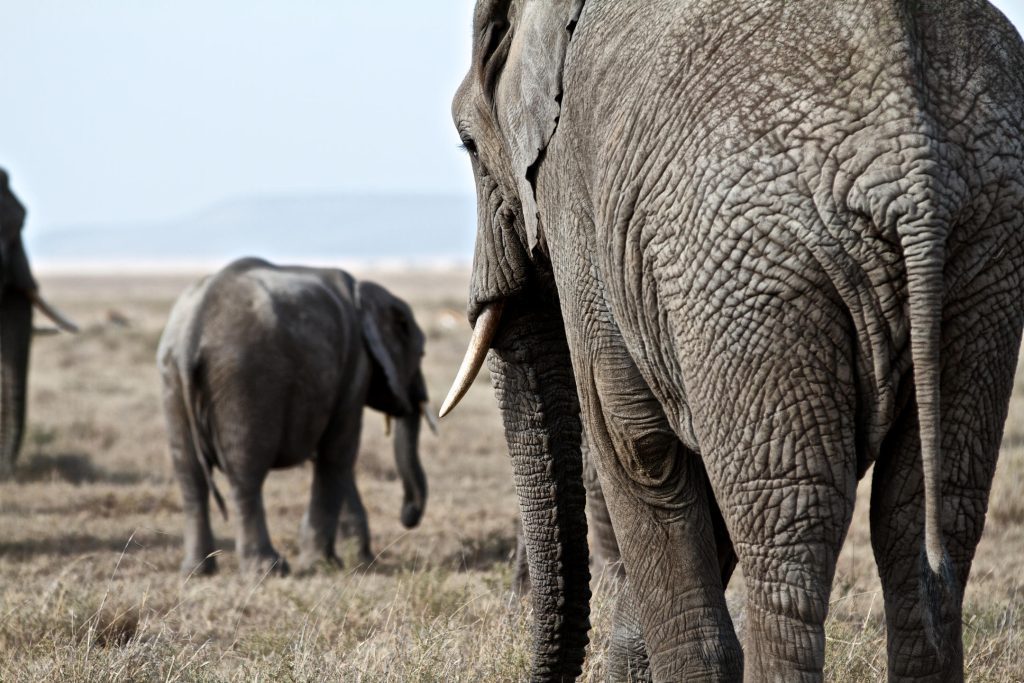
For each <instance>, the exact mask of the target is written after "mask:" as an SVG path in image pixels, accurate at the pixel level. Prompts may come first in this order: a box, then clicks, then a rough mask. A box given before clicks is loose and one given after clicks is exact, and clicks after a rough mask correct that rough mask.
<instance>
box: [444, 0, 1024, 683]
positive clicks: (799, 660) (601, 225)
mask: <svg viewBox="0 0 1024 683" xmlns="http://www.w3.org/2000/svg"><path fill="white" fill-rule="evenodd" d="M1022 102H1024V46H1022V43H1021V39H1020V37H1019V36H1018V35H1017V33H1016V31H1015V30H1014V28H1013V26H1012V25H1011V24H1010V23H1009V22H1008V21H1007V20H1006V18H1005V17H1004V16H1003V15H1002V14H1000V13H999V11H998V10H996V9H995V8H994V7H992V6H991V5H990V4H989V3H988V2H987V1H985V0H962V1H958V2H951V1H942V0H937V1H936V2H929V3H923V2H918V1H917V0H884V1H883V0H851V1H850V2H843V3H838V2H819V1H817V0H758V1H756V2H738V1H737V0H689V1H687V2H677V1H675V0H615V1H612V0H547V1H545V2H541V1H540V0H478V2H477V3H476V7H475V12H474V23H473V48H472V58H471V61H470V68H469V71H468V73H467V75H466V77H465V79H464V80H463V82H462V83H461V85H460V87H459V89H458V91H457V93H456V95H455V97H454V102H453V106H452V110H453V118H454V122H455V126H456V129H457V131H458V134H459V136H460V138H461V139H462V142H463V146H464V147H465V149H466V151H467V152H468V156H469V159H470V164H471V165H472V169H473V175H474V178H475V184H476V191H477V208H478V211H477V217H478V220H477V236H476V246H475V251H474V260H473V268H472V271H471V276H470V286H469V303H468V318H469V321H470V324H471V325H472V326H473V337H472V339H471V341H470V344H469V349H468V350H467V353H466V357H465V359H464V361H463V364H462V366H461V368H460V369H459V372H458V374H457V375H456V378H455V381H454V384H453V386H452V390H451V392H450V393H449V395H448V398H447V399H446V400H445V402H444V404H443V406H442V409H441V415H442V416H444V415H445V414H447V413H448V412H450V411H451V409H452V408H453V407H454V405H455V404H456V403H457V402H458V400H459V398H461V396H462V395H463V394H464V392H465V390H466V389H467V387H468V383H469V382H470V381H471V380H472V378H473V377H475V375H476V374H477V373H478V372H479V370H480V368H481V367H482V365H483V363H484V361H485V360H486V361H487V362H488V366H489V369H490V372H491V377H492V383H493V385H494V391H495V395H496V398H497V401H498V407H499V410H500V412H501V414H502V418H503V423H504V430H505V436H506V442H507V444H508V450H509V454H510V457H511V462H512V469H513V475H514V479H515V485H516V490H517V495H518V498H519V502H520V510H521V514H522V519H523V530H524V536H525V539H526V545H527V547H528V550H529V552H528V556H529V566H530V576H531V581H532V584H533V585H532V591H531V595H532V599H533V604H534V614H535V617H534V624H533V658H532V663H531V675H532V677H533V679H534V680H570V679H573V678H574V677H576V676H578V675H579V674H580V672H581V667H582V661H583V657H584V647H585V645H586V644H587V642H588V636H587V633H588V629H589V597H590V594H589V588H588V568H587V555H588V553H587V543H586V533H585V526H586V520H585V516H584V499H585V492H584V486H583V484H582V466H581V457H580V433H581V430H582V429H583V428H584V427H585V429H586V432H587V438H588V441H589V443H590V447H591V452H592V454H593V455H594V460H595V464H596V467H597V472H598V476H599V479H600V482H601V488H602V490H603V492H604V495H605V499H606V501H607V504H608V511H609V513H610V516H611V521H612V523H613V525H614V527H615V532H616V535H617V538H618V541H619V549H620V551H621V554H622V561H623V565H624V568H625V574H626V580H627V585H626V588H625V590H624V592H623V597H624V599H625V601H624V603H623V604H621V605H620V608H619V609H617V611H616V615H617V616H616V619H621V620H622V621H621V622H618V621H617V624H620V623H621V624H628V623H635V624H637V625H638V626H639V631H635V630H634V631H633V632H634V633H637V634H639V635H641V636H642V642H643V645H644V650H645V652H646V653H647V655H649V665H650V669H649V675H650V677H651V678H652V679H653V680H656V681H680V680H740V679H744V680H748V681H766V680H782V681H816V680H821V678H822V675H823V674H822V672H823V667H824V658H825V630H824V622H825V618H826V615H827V613H828V608H829V595H830V589H831V584H832V580H833V577H834V574H835V569H836V558H837V555H838V553H839V550H840V548H841V546H842V543H843V540H844V537H845V535H846V532H847V529H848V527H849V524H850V519H851V514H852V511H853V506H854V501H855V497H856V496H855V494H856V485H857V482H858V480H859V479H860V478H862V477H863V476H865V475H866V474H867V472H868V470H869V469H871V468H872V466H873V474H872V477H873V479H872V481H873V486H872V493H871V501H870V510H871V514H870V519H871V543H872V548H873V553H874V557H875V561H876V565H877V568H878V573H879V577H880V579H881V584H882V592H883V596H884V602H885V617H886V632H887V636H886V640H887V656H888V676H889V677H890V679H892V680H903V679H907V678H913V679H915V680H922V681H925V680H927V681H945V680H962V678H963V648H962V625H961V621H962V616H961V615H962V600H963V590H964V587H965V585H966V582H967V579H968V576H969V574H970V568H971V561H972V557H973V554H974V550H975V547H976V545H977V543H978V541H979V539H980V537H981V534H982V530H983V527H984V522H985V512H986V508H987V504H988V495H989V491H990V487H991V481H992V477H993V472H994V467H995V464H996V460H997V456H998V450H999V443H1000V437H1001V433H1002V429H1003V423H1004V421H1005V418H1006V414H1007V409H1008V402H1009V397H1010V393H1011V389H1012V383H1013V374H1014V368H1015V365H1016V360H1017V351H1018V348H1019V345H1020V338H1021V328H1022V321H1024V283H1022V277H1024V211H1022V207H1024V135H1022V131H1024V108H1022V107H1021V103H1022ZM733 561H735V562H738V564H739V566H740V568H741V570H742V573H743V576H744V579H745V583H746V598H745V600H746V604H745V608H744V611H745V615H746V617H745V619H746V625H745V629H744V630H745V643H744V646H743V647H742V648H741V645H740V642H739V638H738V637H737V635H736V629H735V627H734V625H733V623H732V621H731V618H730V615H729V612H728V609H727V607H726V601H725V597H724V588H725V585H726V583H727V581H728V567H729V565H730V564H731V563H732V562H733ZM630 632H631V631H630V629H628V628H623V629H619V628H618V627H616V628H615V630H614V634H619V633H630ZM615 637H618V636H617V635H616V636H615ZM614 645H615V643H614V642H613V646H614ZM623 645H624V647H622V648H621V650H622V651H628V649H629V648H628V647H625V646H626V645H628V643H624V644H623ZM613 650H614V647H613Z"/></svg>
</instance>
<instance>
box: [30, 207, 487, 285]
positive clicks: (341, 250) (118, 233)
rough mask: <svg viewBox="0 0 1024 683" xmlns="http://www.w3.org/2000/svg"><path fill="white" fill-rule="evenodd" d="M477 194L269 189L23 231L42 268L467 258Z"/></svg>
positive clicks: (419, 261) (464, 260)
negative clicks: (165, 216) (172, 216)
mask: <svg viewBox="0 0 1024 683" xmlns="http://www.w3.org/2000/svg"><path fill="white" fill-rule="evenodd" d="M475 230H476V215H475V208H474V201H473V198H472V197H465V196H458V195H414V194H379V195H372V194H337V195H262V196H254V197H243V198H238V199H232V200H228V201H224V202H220V203H218V204H215V205H213V206H211V207H209V208H208V209H205V210H202V211H199V212H197V213H195V214H193V215H191V216H186V217H184V218H181V219H176V220H171V221H166V222H158V223H150V224H115V225H80V226H67V227H60V228H54V229H51V230H47V231H45V232H42V233H37V232H34V231H33V230H32V228H31V224H29V226H28V227H27V229H26V231H25V237H26V240H27V242H28V249H29V252H30V257H31V258H32V261H33V263H34V264H36V266H37V267H42V268H57V269H62V268H70V267H74V266H76V265H80V266H84V267H89V266H90V265H92V266H94V267H102V266H114V265H125V266H131V265H132V264H136V265H139V266H143V265H146V264H148V265H149V266H152V267H155V268H157V269H159V267H160V266H161V264H163V265H165V266H168V267H169V269H174V268H175V267H177V266H182V265H187V264H195V265H197V266H202V267H205V266H207V265H212V264H217V263H223V262H225V261H227V260H230V259H232V258H236V257H238V256H245V255H258V256H264V257H266V258H269V259H271V260H278V261H292V262H319V263H346V262H347V263H379V264H391V265H399V264H405V263H408V264H415V265H439V264H447V263H451V264H465V263H468V262H469V261H470V260H471V259H472V254H473V240H474V236H475V235H474V233H475Z"/></svg>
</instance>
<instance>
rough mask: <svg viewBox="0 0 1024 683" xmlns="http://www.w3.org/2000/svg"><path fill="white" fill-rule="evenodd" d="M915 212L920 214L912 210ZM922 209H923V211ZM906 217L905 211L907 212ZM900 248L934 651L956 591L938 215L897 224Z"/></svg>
mask: <svg viewBox="0 0 1024 683" xmlns="http://www.w3.org/2000/svg"><path fill="white" fill-rule="evenodd" d="M918 215H921V214H918ZM925 215H927V214H925ZM908 218H909V217H908ZM897 231H898V234H899V237H900V243H901V245H902V248H903V257H904V263H905V266H906V273H907V290H908V299H909V308H910V354H911V360H912V363H913V367H914V387H915V389H914V390H915V396H916V400H917V416H918V429H919V433H920V440H921V471H922V475H923V482H924V551H923V553H922V557H921V572H922V575H923V582H922V585H921V589H922V593H923V594H922V598H923V602H924V606H925V609H924V614H923V615H922V616H923V618H924V622H925V624H924V626H925V632H926V634H927V636H928V639H929V640H930V641H931V644H932V646H933V647H935V649H936V651H937V652H939V653H940V654H941V653H942V652H944V651H945V643H944V642H943V631H944V629H943V628H942V624H941V622H942V613H943V610H942V606H943V604H946V603H947V602H948V601H950V600H951V599H952V598H953V597H955V596H956V593H957V590H958V589H957V587H956V579H955V578H954V576H953V568H952V564H951V562H950V559H949V554H948V553H947V552H946V548H945V546H944V544H943V542H942V452H941V444H942V433H941V405H940V392H939V383H940V375H941V370H940V365H939V352H940V346H941V339H942V303H943V294H944V287H945V285H944V277H943V270H944V267H945V242H946V233H947V226H946V224H945V223H944V222H943V221H935V220H934V219H931V220H907V221H905V222H903V223H901V225H899V226H898V227H897Z"/></svg>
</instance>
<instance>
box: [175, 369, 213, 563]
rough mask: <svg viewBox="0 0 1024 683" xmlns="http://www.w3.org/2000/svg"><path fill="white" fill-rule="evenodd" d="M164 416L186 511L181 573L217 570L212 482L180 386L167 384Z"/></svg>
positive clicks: (184, 510)
mask: <svg viewBox="0 0 1024 683" xmlns="http://www.w3.org/2000/svg"><path fill="white" fill-rule="evenodd" d="M163 408H164V417H165V420H166V424H167V436H168V445H169V446H170V453H171V465H172V467H173V468H174V476H175V478H176V479H177V480H178V485H179V486H180V488H181V498H182V510H183V512H184V513H185V534H184V536H185V558H184V559H183V560H182V562H181V573H182V574H184V575H186V576H190V575H192V574H201V575H206V574H213V573H214V572H215V571H217V560H216V558H215V557H214V555H213V553H214V543H213V530H212V529H211V528H210V485H209V482H208V481H207V479H206V473H205V472H204V471H203V468H202V466H201V465H200V464H199V459H198V458H197V457H196V453H195V447H194V445H193V442H192V435H191V433H190V432H189V428H188V418H187V416H186V414H185V406H184V403H183V402H182V396H181V385H180V383H178V382H177V381H176V379H175V381H174V383H173V385H170V386H167V385H165V387H164V396H163Z"/></svg>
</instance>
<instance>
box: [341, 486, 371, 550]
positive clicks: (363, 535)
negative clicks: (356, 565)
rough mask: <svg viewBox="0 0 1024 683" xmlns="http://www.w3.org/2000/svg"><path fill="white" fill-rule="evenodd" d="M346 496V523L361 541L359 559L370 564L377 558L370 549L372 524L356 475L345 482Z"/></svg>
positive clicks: (358, 540)
mask: <svg viewBox="0 0 1024 683" xmlns="http://www.w3.org/2000/svg"><path fill="white" fill-rule="evenodd" d="M344 498H345V524H346V526H348V528H349V529H351V530H352V535H353V536H355V538H356V541H357V542H358V543H359V561H360V562H361V563H363V564H364V565H370V564H372V563H373V561H374V559H376V558H375V557H374V555H373V551H372V550H371V549H370V525H369V523H368V522H367V519H366V508H365V507H363V499H362V498H361V497H360V496H359V489H358V488H357V487H356V480H355V477H349V478H348V479H347V481H346V482H345V488H344Z"/></svg>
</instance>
